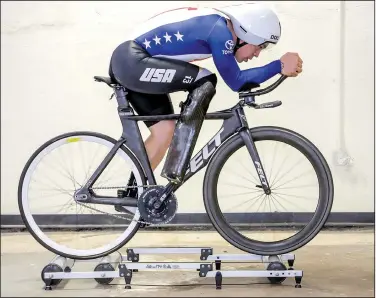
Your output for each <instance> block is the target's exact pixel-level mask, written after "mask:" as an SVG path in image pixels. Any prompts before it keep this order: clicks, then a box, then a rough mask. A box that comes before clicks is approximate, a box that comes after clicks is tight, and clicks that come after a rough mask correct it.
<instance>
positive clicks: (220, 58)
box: [207, 17, 281, 91]
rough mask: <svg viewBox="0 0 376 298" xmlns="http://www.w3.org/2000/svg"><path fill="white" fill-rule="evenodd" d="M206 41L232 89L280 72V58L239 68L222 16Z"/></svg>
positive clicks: (267, 78) (217, 65)
mask: <svg viewBox="0 0 376 298" xmlns="http://www.w3.org/2000/svg"><path fill="white" fill-rule="evenodd" d="M207 41H208V43H209V45H210V48H211V51H212V56H213V61H214V64H215V66H216V68H217V69H218V72H219V73H220V75H221V77H222V78H223V80H224V81H225V82H226V84H227V85H228V86H229V87H230V88H231V89H232V90H233V91H238V90H239V89H240V88H241V87H242V86H244V85H245V84H246V83H257V84H261V83H263V82H265V81H267V80H269V79H270V78H272V77H273V76H275V75H276V74H278V73H280V72H281V62H280V60H275V61H273V62H271V63H269V64H267V65H265V66H262V67H255V68H250V69H247V70H241V69H240V68H239V66H238V64H237V61H236V59H235V57H234V55H233V51H232V50H231V47H229V42H228V41H232V34H231V31H230V30H229V29H228V28H227V25H226V21H225V19H224V18H222V17H219V19H218V21H217V22H216V24H215V25H214V27H213V29H212V31H211V32H210V35H209V37H208V40H207ZM226 45H227V47H226ZM229 48H230V50H229Z"/></svg>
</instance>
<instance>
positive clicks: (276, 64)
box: [109, 4, 303, 196]
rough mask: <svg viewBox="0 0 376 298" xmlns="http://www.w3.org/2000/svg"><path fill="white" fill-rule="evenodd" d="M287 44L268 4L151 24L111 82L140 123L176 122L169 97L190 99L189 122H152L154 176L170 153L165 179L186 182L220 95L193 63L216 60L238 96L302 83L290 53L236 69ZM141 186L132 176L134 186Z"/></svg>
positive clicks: (170, 14)
mask: <svg viewBox="0 0 376 298" xmlns="http://www.w3.org/2000/svg"><path fill="white" fill-rule="evenodd" d="M280 37H281V25H280V22H279V19H278V17H277V15H276V14H275V13H274V12H273V10H272V9H270V8H268V7H266V6H264V5H262V4H242V5H232V6H227V7H223V8H219V9H212V8H179V9H175V10H171V11H167V12H164V13H161V14H159V15H157V16H154V17H152V18H151V19H149V20H147V21H146V22H145V23H143V24H142V25H141V26H140V27H137V28H136V30H135V32H134V34H133V35H132V36H131V38H129V39H128V40H127V41H125V42H124V43H122V44H120V45H119V46H118V47H117V48H116V49H115V50H114V52H113V54H112V57H111V62H110V69H109V74H110V76H111V77H112V79H113V80H115V81H117V82H118V83H120V84H121V85H123V86H124V87H126V88H127V89H128V91H129V94H128V100H129V102H130V103H131V104H132V106H133V108H134V109H135V111H136V112H137V113H138V114H139V115H166V114H171V113H173V112H174V111H173V107H172V104H171V100H170V95H169V94H170V93H173V92H177V91H186V92H188V97H187V101H186V102H185V105H184V107H183V109H182V111H181V114H182V116H185V117H182V120H179V121H178V122H177V123H175V121H169V120H164V121H146V122H145V124H146V126H147V127H148V128H149V130H150V132H151V134H150V136H149V137H148V138H147V140H146V141H145V147H146V151H147V154H148V157H149V161H150V164H151V167H152V169H153V170H154V169H155V168H156V167H157V166H158V164H159V163H160V162H161V160H162V159H163V157H164V155H165V153H166V151H167V149H168V148H169V147H170V150H169V152H168V155H167V157H166V162H165V165H164V168H163V170H162V176H163V177H166V178H167V179H169V180H170V181H173V182H176V181H177V182H179V181H181V180H182V179H183V178H184V171H183V169H184V168H185V167H186V165H187V163H188V162H189V157H190V156H191V154H192V150H193V148H194V145H195V143H196V139H197V137H198V133H199V131H200V128H201V124H202V121H203V118H204V115H205V113H206V111H207V108H208V105H209V103H210V101H211V99H212V98H213V96H214V95H215V88H216V85H217V77H216V74H214V73H212V72H210V71H209V70H207V69H205V68H201V67H199V66H197V65H195V64H193V63H192V62H194V61H197V60H202V59H207V58H209V57H212V58H213V61H214V64H215V66H216V68H217V71H218V73H219V74H220V76H221V77H222V79H223V80H224V82H225V83H226V84H227V85H228V86H229V87H230V88H231V89H232V90H233V91H237V92H238V91H241V90H243V89H246V88H247V85H248V84H250V83H257V84H260V83H263V82H265V81H266V80H268V79H270V78H272V77H273V76H275V75H276V74H283V75H286V76H289V77H295V76H297V75H298V74H299V73H301V72H302V63H303V61H302V59H301V58H300V57H299V55H298V54H297V53H286V54H284V55H283V56H282V57H281V58H280V59H277V60H275V61H272V62H270V63H269V64H267V65H265V66H263V67H256V68H250V69H247V70H240V68H239V67H238V65H237V62H238V63H241V62H247V61H248V60H251V59H252V58H253V57H258V56H259V55H260V53H261V51H262V50H263V49H265V48H267V47H269V46H272V45H275V44H277V43H278V41H279V39H280ZM184 119H185V120H184ZM170 145H171V146H170ZM134 183H135V181H134V177H133V175H131V178H130V181H129V184H130V185H134ZM136 191H137V190H136V189H129V191H128V192H127V193H126V194H125V195H126V196H136Z"/></svg>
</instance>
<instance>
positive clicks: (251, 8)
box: [215, 3, 281, 49]
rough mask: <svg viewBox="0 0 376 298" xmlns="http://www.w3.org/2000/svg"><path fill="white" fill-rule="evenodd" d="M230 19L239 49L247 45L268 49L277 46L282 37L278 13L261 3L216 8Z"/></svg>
mask: <svg viewBox="0 0 376 298" xmlns="http://www.w3.org/2000/svg"><path fill="white" fill-rule="evenodd" d="M215 9H216V10H218V11H220V12H222V13H223V14H225V15H226V16H228V18H230V20H231V22H232V25H233V27H234V31H235V34H236V36H237V37H238V42H237V46H236V48H237V49H238V48H239V47H241V46H242V45H243V44H239V40H240V39H241V40H244V41H245V42H246V43H249V44H252V45H256V46H262V48H266V47H267V46H268V45H270V44H272V45H273V44H274V45H275V44H277V43H278V41H279V39H280V37H281V24H280V22H279V19H278V16H277V15H276V13H275V12H274V11H273V10H272V9H271V8H270V7H268V6H266V5H264V4H259V3H246V4H239V5H231V6H226V7H221V8H215Z"/></svg>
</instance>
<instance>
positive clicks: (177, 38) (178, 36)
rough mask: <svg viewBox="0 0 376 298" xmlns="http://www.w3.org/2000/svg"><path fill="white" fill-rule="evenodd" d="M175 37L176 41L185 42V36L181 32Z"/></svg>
mask: <svg viewBox="0 0 376 298" xmlns="http://www.w3.org/2000/svg"><path fill="white" fill-rule="evenodd" d="M174 35H175V36H176V40H181V41H183V38H182V37H183V36H184V35H181V34H180V32H179V31H178V33H177V34H174Z"/></svg>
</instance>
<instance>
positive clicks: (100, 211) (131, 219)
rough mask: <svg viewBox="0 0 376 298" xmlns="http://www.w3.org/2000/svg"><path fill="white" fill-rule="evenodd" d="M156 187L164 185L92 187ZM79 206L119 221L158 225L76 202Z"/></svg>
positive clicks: (107, 187) (103, 187)
mask: <svg viewBox="0 0 376 298" xmlns="http://www.w3.org/2000/svg"><path fill="white" fill-rule="evenodd" d="M154 186H163V185H137V186H102V187H92V188H91V189H123V188H124V189H128V188H138V187H145V188H148V187H154ZM76 203H77V204H79V205H81V206H83V207H85V208H88V209H91V210H94V211H97V212H99V213H102V214H106V215H109V216H112V217H114V218H118V219H122V220H124V219H127V220H130V221H135V222H138V223H140V224H144V225H149V226H156V224H151V223H149V222H146V221H142V220H134V219H133V217H130V216H129V215H128V216H126V215H117V214H110V213H107V212H104V211H102V210H99V209H97V208H94V207H92V206H89V205H87V204H85V203H81V202H76Z"/></svg>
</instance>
